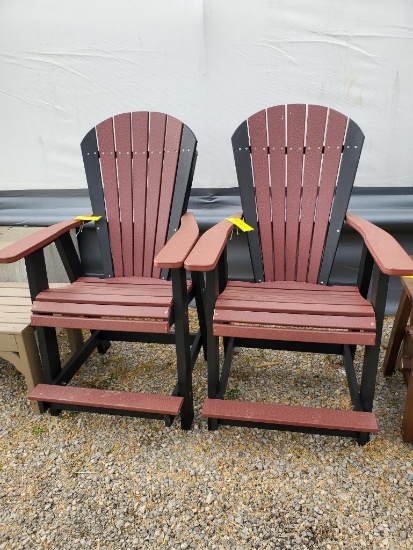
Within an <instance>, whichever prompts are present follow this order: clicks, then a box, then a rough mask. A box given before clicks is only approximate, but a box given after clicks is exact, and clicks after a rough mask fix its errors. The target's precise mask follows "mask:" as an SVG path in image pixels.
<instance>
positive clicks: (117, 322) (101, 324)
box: [31, 315, 170, 334]
mask: <svg viewBox="0 0 413 550" xmlns="http://www.w3.org/2000/svg"><path fill="white" fill-rule="evenodd" d="M31 325H32V326H34V327H52V328H79V329H82V330H115V331H119V332H154V333H162V334H163V333H168V332H169V330H170V328H169V322H168V321H146V320H145V321H141V320H140V319H135V320H132V321H130V320H126V319H108V318H97V317H70V316H67V315H65V316H63V315H62V316H58V315H32V316H31Z"/></svg>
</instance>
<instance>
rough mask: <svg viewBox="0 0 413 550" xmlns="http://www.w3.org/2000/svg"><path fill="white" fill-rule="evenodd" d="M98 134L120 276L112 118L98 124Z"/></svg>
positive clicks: (118, 274) (111, 236)
mask: <svg viewBox="0 0 413 550" xmlns="http://www.w3.org/2000/svg"><path fill="white" fill-rule="evenodd" d="M96 134H97V138H98V144H99V153H100V166H101V171H102V181H103V193H104V195H105V203H106V216H107V220H108V223H109V236H110V245H111V248H112V260H113V269H114V272H115V276H117V277H120V276H122V275H123V261H122V236H121V228H120V218H119V195H118V180H117V171H116V159H115V143H114V136H113V121H112V119H111V118H110V119H108V120H105V121H103V122H101V123H100V124H98V125H97V126H96Z"/></svg>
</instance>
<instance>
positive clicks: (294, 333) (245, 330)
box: [212, 323, 376, 346]
mask: <svg viewBox="0 0 413 550" xmlns="http://www.w3.org/2000/svg"><path fill="white" fill-rule="evenodd" d="M212 333H213V334H214V336H228V337H235V338H256V339H261V340H283V341H286V342H312V343H320V342H323V343H324V344H350V345H355V346H357V345H360V346H374V344H375V343H376V333H375V332H347V331H345V330H311V329H308V330H307V329H296V328H288V327H287V328H277V327H275V328H273V327H263V326H261V327H260V326H255V325H253V326H251V325H229V324H220V323H214V325H213V329H212Z"/></svg>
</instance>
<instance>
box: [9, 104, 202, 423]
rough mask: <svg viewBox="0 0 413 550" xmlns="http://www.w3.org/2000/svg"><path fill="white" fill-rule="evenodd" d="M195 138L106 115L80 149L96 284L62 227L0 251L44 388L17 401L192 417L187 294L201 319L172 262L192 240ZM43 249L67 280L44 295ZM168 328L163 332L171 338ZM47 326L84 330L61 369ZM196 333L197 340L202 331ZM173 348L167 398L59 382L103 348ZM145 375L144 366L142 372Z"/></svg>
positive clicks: (158, 119)
mask: <svg viewBox="0 0 413 550" xmlns="http://www.w3.org/2000/svg"><path fill="white" fill-rule="evenodd" d="M196 145H197V141H196V138H195V136H194V134H193V133H192V132H191V130H190V129H189V128H188V127H187V126H185V125H184V124H183V123H182V122H180V121H179V120H177V119H176V118H173V117H171V116H167V115H165V114H162V113H147V112H133V113H125V114H120V115H117V116H115V117H113V118H109V119H107V120H105V121H103V122H101V123H100V124H98V125H97V126H96V127H95V128H93V129H92V130H91V131H90V132H89V133H88V134H87V135H86V136H85V138H84V139H83V141H82V144H81V149H82V154H83V161H84V165H85V170H86V178H87V184H88V187H89V193H90V200H91V204H92V209H93V215H94V216H97V217H100V218H99V219H98V220H97V221H96V222H95V225H96V233H97V237H98V242H99V248H100V254H101V259H102V265H103V271H104V277H102V278H98V277H86V276H83V273H82V264H81V261H80V260H79V257H78V255H77V253H76V250H75V248H74V245H73V242H72V240H71V237H70V235H69V231H70V230H71V229H73V228H76V227H79V226H81V225H82V223H84V222H83V221H78V220H69V221H67V222H62V223H59V224H56V225H53V226H52V227H49V228H45V229H41V230H39V231H38V232H36V233H35V234H33V235H31V236H29V237H27V238H26V239H23V240H21V241H20V242H18V243H16V244H14V245H12V246H9V247H7V248H5V249H3V250H2V251H1V254H0V262H13V261H16V260H19V259H21V258H25V261H26V267H27V273H28V279H29V286H30V292H31V296H32V299H33V307H32V318H31V324H32V325H33V326H35V327H36V331H37V335H38V341H39V348H40V354H41V359H42V364H43V370H44V376H45V380H46V383H45V384H39V385H38V386H37V387H36V388H35V389H34V390H33V391H32V392H31V393H30V395H29V399H32V400H35V401H38V402H40V404H41V406H42V409H43V410H45V409H48V408H49V409H50V410H51V413H53V414H57V412H58V411H60V410H62V409H67V410H79V411H89V412H101V413H108V414H122V415H131V416H140V417H149V418H160V419H165V422H166V424H167V425H170V424H171V422H172V420H173V418H174V417H175V416H177V415H178V414H180V416H181V425H182V428H184V429H188V428H190V426H191V423H192V419H193V415H194V412H193V398H192V368H193V365H194V363H195V360H196V357H197V355H198V353H199V351H200V348H201V346H202V343H203V340H202V336H201V331H200V332H198V334H196V335H195V334H192V335H191V334H190V333H189V327H188V301H189V300H191V299H192V297H195V299H196V302H197V307H198V313H199V315H200V319H201V329H202V327H204V326H205V325H204V324H203V322H202V319H203V313H202V311H203V310H202V300H201V292H202V284H203V281H202V277H201V276H200V274H199V273H198V274H194V276H193V277H192V281H190V282H189V281H188V282H187V280H186V275H185V269H184V265H183V264H184V260H185V258H186V256H187V254H188V253H189V252H190V250H191V249H192V247H193V246H194V244H195V242H196V241H197V239H198V226H197V223H196V221H195V218H194V216H193V215H192V214H190V213H187V212H186V210H187V205H188V200H189V194H190V190H191V184H192V178H193V173H194V169H195V162H196V157H197V150H196ZM52 242H54V243H55V244H56V246H57V250H58V252H59V254H60V257H61V259H62V262H63V264H64V266H65V268H66V271H67V273H68V276H69V280H70V281H71V284H69V285H68V286H66V287H64V288H59V289H49V286H48V281H47V273H46V267H45V261H44V254H43V248H44V247H45V246H47V245H48V244H50V243H52ZM172 325H174V327H175V331H174V332H171V330H170V329H171V326H172ZM56 328H69V329H83V330H87V331H90V334H91V335H90V337H89V339H88V340H87V341H86V343H85V344H84V346H83V347H82V348H81V349H80V350H79V351H78V352H77V353H75V354H74V355H73V357H72V358H71V359H69V361H68V362H67V363H66V364H65V366H64V367H63V368H62V365H61V362H60V358H59V349H58V343H57V339H56ZM203 332H204V336H205V331H203ZM112 340H117V341H133V342H148V343H150V342H158V343H162V344H174V345H175V346H176V356H177V383H176V386H175V388H174V390H173V392H172V395H156V394H143V393H133V392H114V391H105V390H100V389H90V388H81V387H77V386H76V387H75V386H70V385H68V382H69V381H70V380H71V379H72V377H73V376H74V375H75V374H76V372H77V371H78V369H79V368H80V367H81V366H82V365H83V364H84V362H85V361H86V359H87V358H88V357H89V355H90V354H91V353H92V352H93V350H95V349H96V348H97V349H98V351H99V352H100V353H105V351H107V349H108V347H109V345H110V341H112ZM154 369H156V366H155V365H154Z"/></svg>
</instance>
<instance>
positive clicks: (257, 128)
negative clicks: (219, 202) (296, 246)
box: [248, 111, 274, 281]
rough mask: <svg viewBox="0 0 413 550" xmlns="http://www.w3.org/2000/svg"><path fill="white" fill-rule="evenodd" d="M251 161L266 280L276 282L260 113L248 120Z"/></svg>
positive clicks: (263, 116) (263, 115)
mask: <svg viewBox="0 0 413 550" xmlns="http://www.w3.org/2000/svg"><path fill="white" fill-rule="evenodd" d="M248 130H249V135H250V145H251V159H252V168H253V174H254V183H255V196H256V201H257V213H258V222H259V225H260V235H261V242H262V256H263V262H264V274H265V279H266V280H268V281H273V280H274V256H273V245H272V227H271V211H270V205H271V199H270V179H269V169H268V145H267V117H266V111H259V112H258V113H256V114H255V115H253V116H252V117H250V118H249V119H248Z"/></svg>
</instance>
